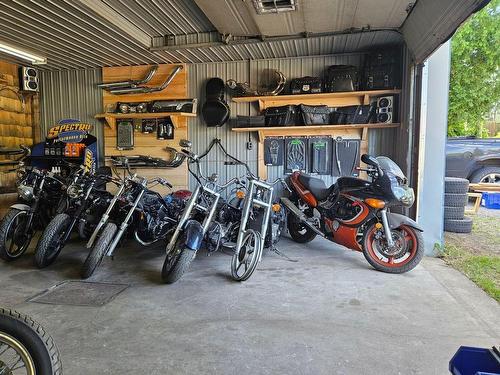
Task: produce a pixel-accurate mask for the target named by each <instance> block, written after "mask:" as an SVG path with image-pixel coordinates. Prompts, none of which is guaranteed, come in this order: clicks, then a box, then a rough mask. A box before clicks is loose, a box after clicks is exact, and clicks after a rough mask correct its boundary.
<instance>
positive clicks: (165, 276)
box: [161, 248, 196, 284]
mask: <svg viewBox="0 0 500 375" xmlns="http://www.w3.org/2000/svg"><path fill="white" fill-rule="evenodd" d="M195 256H196V251H193V250H191V249H187V248H185V249H183V250H182V251H181V253H180V254H179V257H178V258H177V260H176V262H175V264H174V265H173V266H172V268H171V269H170V271H169V272H167V270H166V265H167V260H166V259H165V262H164V263H163V268H162V270H161V278H162V280H163V282H164V283H166V284H173V283H175V282H176V281H177V280H179V279H180V278H181V277H182V275H183V274H184V272H186V271H187V270H188V268H189V266H190V265H191V262H192V261H193V260H194V258H195Z"/></svg>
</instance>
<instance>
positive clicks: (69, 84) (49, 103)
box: [40, 69, 104, 155]
mask: <svg viewBox="0 0 500 375" xmlns="http://www.w3.org/2000/svg"><path fill="white" fill-rule="evenodd" d="M101 81H102V74H101V69H88V70H60V71H42V72H41V80H40V112H41V128H42V132H43V134H42V136H43V135H44V134H47V130H48V129H49V128H50V127H51V126H53V125H55V124H56V123H57V122H58V121H60V120H62V119H66V118H74V119H78V120H81V121H82V122H85V123H88V124H92V125H93V126H94V131H93V134H94V135H95V136H96V137H97V138H98V139H102V137H103V128H102V127H103V126H104V125H103V123H102V122H101V121H99V120H96V119H95V118H94V116H95V115H96V114H98V113H102V111H103V109H102V90H101V89H98V88H97V83H100V82H101ZM100 146H101V148H100V150H99V154H100V155H103V152H102V151H103V149H102V142H101V145H100Z"/></svg>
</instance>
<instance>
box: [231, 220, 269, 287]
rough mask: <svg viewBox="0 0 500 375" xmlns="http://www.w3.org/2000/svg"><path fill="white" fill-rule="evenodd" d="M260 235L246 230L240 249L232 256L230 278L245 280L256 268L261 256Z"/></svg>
mask: <svg viewBox="0 0 500 375" xmlns="http://www.w3.org/2000/svg"><path fill="white" fill-rule="evenodd" d="M261 242H262V240H261V238H260V235H259V234H258V233H257V232H255V231H254V230H251V229H250V230H247V231H246V233H245V235H244V237H243V241H242V242H241V248H240V249H239V250H238V249H236V251H235V252H234V254H233V258H232V260H231V276H232V277H233V279H234V280H236V281H245V280H247V279H248V278H249V277H250V276H251V275H252V273H253V272H254V271H255V269H256V268H257V264H258V262H259V260H260V257H261V255H262V246H261Z"/></svg>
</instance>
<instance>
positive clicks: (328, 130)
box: [232, 123, 400, 141]
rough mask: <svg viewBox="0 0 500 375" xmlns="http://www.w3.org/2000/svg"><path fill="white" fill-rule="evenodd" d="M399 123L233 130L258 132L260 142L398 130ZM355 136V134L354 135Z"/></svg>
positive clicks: (237, 129) (234, 129) (235, 130)
mask: <svg viewBox="0 0 500 375" xmlns="http://www.w3.org/2000/svg"><path fill="white" fill-rule="evenodd" d="M399 125H400V124H399V123H394V124H346V125H308V126H305V125H304V126H303V125H301V126H278V127H258V128H255V127H254V128H233V129H232V130H233V131H234V132H240V133H241V132H258V133H259V141H262V140H263V139H264V138H265V137H273V136H314V135H334V134H335V133H339V132H342V133H343V134H344V135H347V134H349V133H350V132H349V131H350V130H354V132H355V133H358V132H359V130H363V131H366V130H365V129H384V128H397V127H399ZM353 134H354V133H353Z"/></svg>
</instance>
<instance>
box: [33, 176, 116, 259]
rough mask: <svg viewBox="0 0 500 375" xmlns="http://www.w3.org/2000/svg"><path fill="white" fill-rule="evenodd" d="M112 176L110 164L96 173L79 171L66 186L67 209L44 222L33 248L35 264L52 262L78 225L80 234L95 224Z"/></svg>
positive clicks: (107, 197)
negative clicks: (44, 225) (48, 221)
mask: <svg viewBox="0 0 500 375" xmlns="http://www.w3.org/2000/svg"><path fill="white" fill-rule="evenodd" d="M111 180H112V174H111V169H110V168H109V167H101V168H99V169H98V170H97V171H96V173H95V174H88V173H82V174H81V175H80V176H78V178H77V179H75V181H73V182H72V183H71V184H70V185H69V186H68V187H67V188H66V199H67V202H66V205H67V207H68V208H67V209H66V211H65V212H63V213H59V214H57V215H56V216H55V217H54V218H53V219H52V220H51V221H50V223H49V224H48V225H47V227H46V228H45V230H44V231H43V233H42V236H41V237H40V240H39V241H38V244H37V247H36V250H35V264H36V266H37V267H38V268H45V267H47V266H49V265H50V264H52V263H53V262H54V261H55V260H56V258H57V256H58V255H59V253H60V252H61V250H62V249H63V248H64V246H65V245H66V243H67V242H68V241H69V239H70V238H71V234H72V232H73V230H74V229H77V231H78V233H79V236H80V237H81V238H87V234H88V233H89V232H90V231H92V230H93V229H94V228H95V225H96V224H97V220H98V218H99V217H100V216H101V214H102V213H103V212H104V210H105V208H106V206H107V204H108V203H109V201H110V200H111V194H110V193H109V192H108V191H106V183H107V182H110V181H111Z"/></svg>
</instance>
